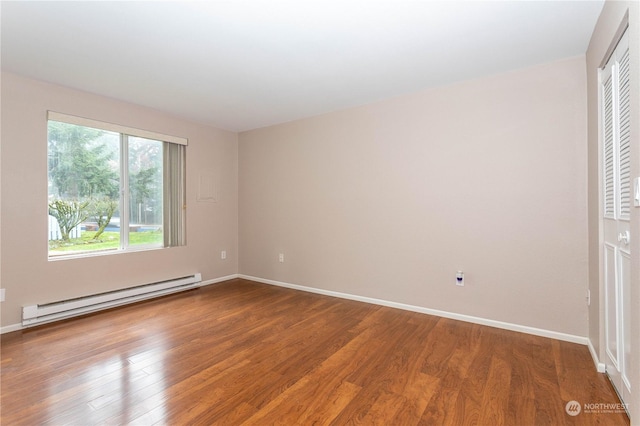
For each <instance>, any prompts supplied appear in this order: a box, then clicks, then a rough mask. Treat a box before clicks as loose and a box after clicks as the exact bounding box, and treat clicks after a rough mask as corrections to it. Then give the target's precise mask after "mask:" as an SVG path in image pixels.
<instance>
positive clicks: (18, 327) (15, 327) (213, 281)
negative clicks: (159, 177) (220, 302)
mask: <svg viewBox="0 0 640 426" xmlns="http://www.w3.org/2000/svg"><path fill="white" fill-rule="evenodd" d="M234 278H238V274H232V275H227V276H224V277H219V278H214V279H211V280H206V281H201V282H200V286H199V287H204V286H207V285H211V284H217V283H221V282H223V281H229V280H232V279H234ZM172 294H176V293H172ZM146 300H151V299H146ZM122 306H126V305H122ZM24 328H27V327H23V326H22V323H19V324H11V325H6V326H4V327H0V334H5V333H11V332H12V331H20V330H22V329H24Z"/></svg>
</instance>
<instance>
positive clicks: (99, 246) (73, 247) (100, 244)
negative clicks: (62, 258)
mask: <svg viewBox="0 0 640 426" xmlns="http://www.w3.org/2000/svg"><path fill="white" fill-rule="evenodd" d="M95 234H96V233H95V231H83V232H82V238H75V239H71V240H69V241H68V242H65V241H62V240H54V241H49V254H50V255H55V254H69V253H68V252H75V251H78V252H80V251H82V252H86V251H98V250H114V249H117V248H119V247H120V233H119V232H103V233H102V235H100V237H98V239H97V240H94V239H93V236H94V235H95ZM163 242H164V240H163V237H162V231H145V232H130V233H129V245H130V246H136V245H158V244H159V245H162V243H163ZM53 252H55V253H53ZM59 252H65V253H59Z"/></svg>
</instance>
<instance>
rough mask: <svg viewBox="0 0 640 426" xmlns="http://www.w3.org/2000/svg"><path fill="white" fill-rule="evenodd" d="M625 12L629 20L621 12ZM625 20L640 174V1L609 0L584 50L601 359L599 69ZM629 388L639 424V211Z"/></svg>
mask: <svg viewBox="0 0 640 426" xmlns="http://www.w3.org/2000/svg"><path fill="white" fill-rule="evenodd" d="M626 14H628V19H627V18H625V15H626ZM627 21H628V23H629V29H628V31H629V49H630V50H629V52H630V60H631V120H632V124H631V138H632V146H633V147H634V148H633V149H632V160H631V161H632V169H631V176H633V177H635V176H640V150H638V149H636V148H638V146H639V145H638V141H639V140H640V119H638V117H640V3H638V2H637V1H628V2H627V1H607V2H606V3H605V5H604V9H603V10H602V14H601V15H600V18H599V20H598V23H597V25H596V28H595V30H594V33H593V35H592V38H591V42H590V44H589V48H588V50H587V55H586V58H587V84H588V88H587V94H588V123H589V125H588V158H589V166H588V168H589V180H588V182H589V183H588V193H589V288H590V290H591V300H592V303H591V306H590V308H589V340H590V341H591V343H592V345H593V346H594V348H595V350H596V353H597V354H598V356H599V358H600V361H601V362H604V361H605V353H604V350H605V349H604V346H605V342H604V305H603V303H604V296H603V288H602V285H601V279H602V277H601V275H602V268H601V263H602V251H601V244H602V243H601V238H602V235H601V229H600V228H601V227H600V211H599V209H600V205H601V203H600V199H599V183H600V174H599V172H600V170H599V151H600V148H599V138H598V68H599V67H600V66H601V65H603V62H604V61H605V60H606V54H607V52H608V51H609V49H610V48H611V47H612V44H613V43H614V42H615V40H616V39H617V36H616V34H617V33H618V32H619V30H620V28H621V25H622V24H623V22H627ZM631 235H632V237H631V250H632V253H635V255H633V256H632V257H631V259H632V263H631V299H632V300H631V316H632V318H631V332H632V333H631V334H632V335H631V349H632V350H631V357H632V360H631V362H632V370H631V371H632V376H631V380H632V381H631V388H632V392H634V393H635V397H634V400H633V401H627V402H631V405H630V412H631V418H632V419H634V421H633V424H640V421H639V420H638V419H640V403H639V401H640V398H639V396H638V385H639V384H640V357H638V354H639V353H640V351H638V348H639V347H640V258H639V257H638V255H637V253H640V212H639V211H638V209H632V210H631Z"/></svg>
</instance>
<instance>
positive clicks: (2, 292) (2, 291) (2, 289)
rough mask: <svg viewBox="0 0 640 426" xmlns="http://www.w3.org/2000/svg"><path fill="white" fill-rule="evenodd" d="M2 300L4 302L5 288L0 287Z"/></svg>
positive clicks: (0, 298) (0, 299)
mask: <svg viewBox="0 0 640 426" xmlns="http://www.w3.org/2000/svg"><path fill="white" fill-rule="evenodd" d="M0 302H4V288H0Z"/></svg>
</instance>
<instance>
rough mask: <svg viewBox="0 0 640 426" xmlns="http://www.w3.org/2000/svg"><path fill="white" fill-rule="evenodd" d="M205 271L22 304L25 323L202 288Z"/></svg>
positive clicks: (25, 324) (59, 318) (49, 320)
mask: <svg viewBox="0 0 640 426" xmlns="http://www.w3.org/2000/svg"><path fill="white" fill-rule="evenodd" d="M201 282H202V276H201V274H199V273H198V274H194V275H189V276H186V277H182V278H177V279H172V280H167V281H161V282H156V283H153V284H145V285H140V286H137V287H130V288H126V289H122V290H115V291H110V292H107V293H100V294H94V295H91V296H86V297H79V298H75V299H69V300H61V301H59V302H53V303H46V304H44V305H29V306H23V307H22V326H23V327H26V326H32V325H37V324H44V323H47V322H52V321H56V320H61V319H65V318H71V317H75V316H78V315H83V314H86V313H90V312H95V311H100V310H103V309H108V308H112V307H114V306H120V305H126V304H128V303H133V302H137V301H140V300H145V299H151V298H153V297H159V296H164V295H165V294H171V293H176V292H179V291H184V290H189V289H192V288H196V287H199V286H200V284H201Z"/></svg>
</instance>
